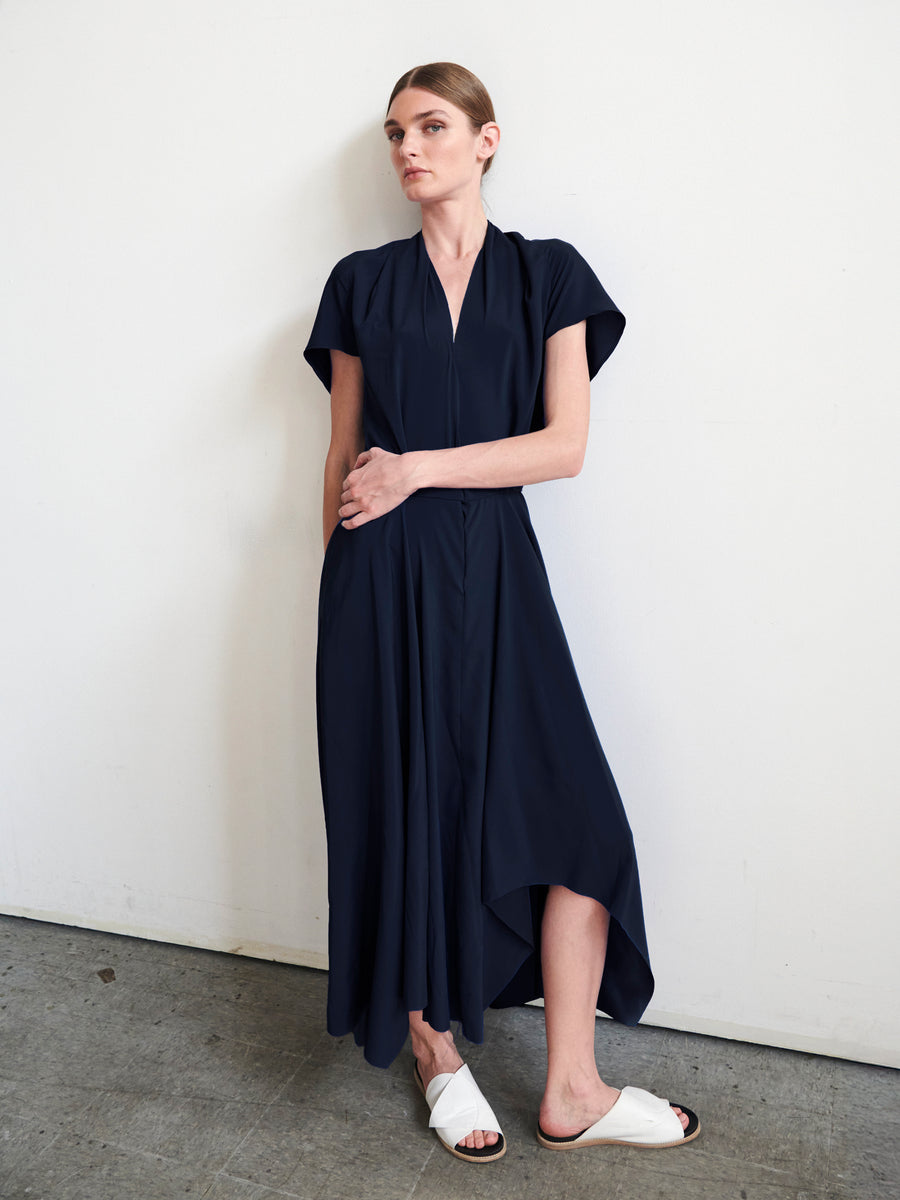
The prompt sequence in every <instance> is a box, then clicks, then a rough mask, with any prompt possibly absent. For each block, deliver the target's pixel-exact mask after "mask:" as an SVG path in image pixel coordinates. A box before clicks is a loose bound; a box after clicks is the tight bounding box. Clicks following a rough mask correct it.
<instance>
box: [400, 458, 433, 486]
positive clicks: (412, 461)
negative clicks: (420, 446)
mask: <svg viewBox="0 0 900 1200" xmlns="http://www.w3.org/2000/svg"><path fill="white" fill-rule="evenodd" d="M433 453H434V451H433V450H407V451H406V453H405V454H404V455H403V457H404V458H405V459H406V460H407V464H408V466H409V482H410V484H411V485H412V491H414V492H416V491H418V490H419V488H424V487H430V486H431V485H430V483H429V481H428V462H429V459H430V458H431V455H432V454H433Z"/></svg>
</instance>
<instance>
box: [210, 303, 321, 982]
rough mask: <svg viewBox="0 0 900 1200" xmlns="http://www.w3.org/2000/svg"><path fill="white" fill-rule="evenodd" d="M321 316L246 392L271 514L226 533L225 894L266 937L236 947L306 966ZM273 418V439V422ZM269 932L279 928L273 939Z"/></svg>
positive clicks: (311, 913) (278, 342)
mask: <svg viewBox="0 0 900 1200" xmlns="http://www.w3.org/2000/svg"><path fill="white" fill-rule="evenodd" d="M311 313H312V308H310V309H309V310H308V311H307V312H306V313H305V314H304V316H303V317H302V319H298V320H297V321H296V322H294V323H292V324H291V325H290V326H289V327H288V328H287V329H285V330H283V331H282V332H281V333H279V334H277V335H275V336H274V337H273V339H272V341H271V343H270V345H269V346H268V348H267V349H266V350H265V351H264V352H263V354H262V355H261V358H260V362H259V366H258V370H257V371H256V374H255V378H254V380H253V382H252V385H251V386H250V388H249V389H248V395H247V398H246V411H245V413H244V425H245V428H246V431H247V437H248V439H250V440H252V439H254V438H255V437H256V436H257V434H258V433H259V431H260V430H262V433H263V435H265V434H266V433H268V434H269V442H268V444H269V445H270V446H271V447H274V448H275V453H274V454H273V455H272V457H273V462H272V468H273V470H277V471H278V473H279V483H278V486H277V488H276V489H273V492H272V494H273V499H272V502H271V511H270V512H269V514H268V516H267V517H266V518H265V519H263V520H261V521H257V522H255V523H251V521H246V522H245V523H244V524H243V525H242V524H241V522H240V521H238V522H233V523H232V528H231V529H230V530H229V538H230V539H231V540H232V542H233V543H234V544H233V546H232V550H233V552H234V554H235V557H236V559H237V560H238V561H239V563H240V576H239V582H238V585H237V590H236V593H235V597H234V605H233V616H232V622H231V636H230V639H229V644H228V647H227V649H226V654H225V656H224V669H225V678H224V680H223V689H222V696H223V712H222V716H221V721H222V732H223V737H224V741H225V746H224V757H225V762H226V770H227V780H228V797H227V804H226V812H225V814H224V820H225V829H224V853H225V855H226V856H227V861H225V862H223V863H222V870H223V877H224V878H223V883H224V885H225V889H224V890H225V891H226V893H227V894H228V895H229V897H230V901H231V904H232V905H233V906H234V909H235V910H241V911H242V912H243V914H244V915H243V916H242V917H239V918H238V919H237V920H236V924H237V926H238V927H239V928H240V929H242V930H248V931H251V932H250V934H248V936H250V937H252V931H253V930H258V931H259V934H258V940H259V942H260V943H262V944H261V945H260V944H243V945H240V946H238V945H235V947H234V950H235V951H236V952H239V953H241V952H243V953H249V954H260V953H263V954H265V956H266V957H278V958H284V959H285V960H287V961H307V962H309V961H312V959H311V958H310V955H309V953H306V954H305V955H304V952H309V951H312V952H314V954H321V953H323V952H324V927H325V866H324V858H325V854H324V831H323V826H322V820H321V799H320V792H319V780H318V758H317V749H316V730H315V675H314V668H315V637H316V607H317V600H318V577H319V572H320V570H321V561H322V545H321V541H322V535H321V475H322V463H323V461H324V455H325V449H326V447H327V443H328V426H329V407H328V397H327V396H326V395H325V393H324V391H323V390H322V388H321V385H320V384H318V383H317V382H316V380H315V379H314V378H313V377H312V376H311V373H310V377H311V382H310V381H307V380H305V379H304V378H303V376H302V374H301V371H302V369H304V367H305V365H304V364H303V360H302V349H303V346H304V345H305V341H306V337H307V334H308V329H309V322H310V320H311ZM314 388H318V390H319V392H320V393H321V395H316V394H315V390H314ZM273 421H274V422H275V423H276V430H275V431H274V434H273V431H271V430H269V429H267V428H266V426H270V425H271V423H272V422H273ZM276 455H280V462H279V459H278V457H276ZM266 457H268V454H267V456H266ZM248 910H249V911H248ZM269 931H280V932H279V934H278V935H277V936H276V938H275V939H274V941H275V944H272V942H273V938H272V935H271V933H270V932H269ZM267 949H268V950H270V953H265V952H266V950H267ZM279 951H281V953H279ZM285 952H286V953H285Z"/></svg>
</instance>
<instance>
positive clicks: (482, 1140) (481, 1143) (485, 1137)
mask: <svg viewBox="0 0 900 1200" xmlns="http://www.w3.org/2000/svg"><path fill="white" fill-rule="evenodd" d="M496 1143H497V1135H496V1133H493V1132H489V1133H486V1132H485V1131H484V1130H483V1129H473V1130H472V1132H471V1133H470V1134H469V1135H468V1136H467V1137H465V1138H463V1139H462V1141H459V1142H457V1143H456V1144H457V1146H459V1148H460V1149H462V1148H463V1147H465V1148H466V1149H467V1150H483V1149H484V1147H485V1146H494V1145H496Z"/></svg>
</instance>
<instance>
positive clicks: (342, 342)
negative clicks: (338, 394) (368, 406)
mask: <svg viewBox="0 0 900 1200" xmlns="http://www.w3.org/2000/svg"><path fill="white" fill-rule="evenodd" d="M350 292H351V281H350V279H349V278H348V273H347V271H346V268H345V263H344V260H342V261H341V262H339V263H338V265H337V266H336V267H335V268H334V270H333V271H332V272H331V274H330V275H329V276H328V280H327V282H326V283H325V288H324V290H323V292H322V299H321V300H320V301H319V311H318V312H317V313H316V319H315V321H314V322H313V327H312V333H310V335H309V341H308V342H307V343H306V349H305V350H304V351H303V357H304V358H305V359H306V361H307V362H308V363H309V365H310V366H311V367H312V369H313V370H314V371H315V373H316V374H317V375H318V377H319V379H321V381H322V383H324V385H325V387H326V388H327V390H328V391H329V392H330V391H331V355H330V353H329V351H330V350H343V352H344V353H345V354H355V355H358V354H359V350H358V348H357V345H356V332H355V330H354V328H353V317H352V312H351V306H350V298H351V297H350Z"/></svg>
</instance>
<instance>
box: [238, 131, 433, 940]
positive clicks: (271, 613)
mask: <svg viewBox="0 0 900 1200" xmlns="http://www.w3.org/2000/svg"><path fill="white" fill-rule="evenodd" d="M311 191H312V192H313V193H315V192H318V193H319V196H318V198H317V200H316V202H315V203H314V204H312V205H311V202H310V195H309V193H310V192H311ZM311 207H312V208H313V211H317V212H321V214H322V228H321V230H320V231H317V230H313V229H310V228H308V227H298V230H297V236H296V239H295V245H296V246H297V247H298V262H299V266H300V271H301V274H302V276H303V280H304V283H303V284H302V292H303V300H304V303H305V308H304V311H303V314H302V316H299V317H298V318H297V320H296V321H295V322H292V323H291V325H290V326H289V327H288V328H286V329H284V330H283V331H282V332H281V333H278V334H276V335H274V336H273V338H272V341H271V343H270V344H269V346H268V347H267V348H265V349H264V350H263V352H262V354H261V356H260V359H259V363H258V366H257V368H256V370H255V371H254V372H252V375H251V380H250V383H249V385H248V386H247V388H246V395H245V397H244V398H243V410H242V411H241V412H240V423H241V427H242V436H246V438H247V441H248V443H254V444H255V442H256V440H257V439H258V438H263V439H268V442H267V444H268V445H270V446H274V447H276V450H275V454H280V456H281V458H280V466H278V467H277V468H276V467H275V462H277V461H278V460H277V458H275V457H274V455H273V470H275V469H277V470H278V472H279V479H280V482H279V484H278V487H277V489H276V490H274V498H273V500H272V502H271V509H270V511H269V513H268V515H267V516H266V517H265V518H264V519H262V520H256V521H254V520H253V519H252V518H249V519H248V518H246V517H245V518H243V519H242V518H241V517H237V518H236V519H235V520H232V521H230V522H229V524H230V526H231V527H230V529H229V532H228V536H229V539H230V540H231V542H232V547H231V549H232V552H233V554H234V556H235V558H236V559H237V561H238V562H239V563H240V580H239V584H238V587H237V591H236V595H235V598H234V607H233V617H232V623H231V636H230V639H229V644H228V647H227V651H226V655H225V679H224V680H223V691H222V695H223V712H222V731H223V737H224V741H225V745H224V755H225V762H226V769H227V779H228V799H227V811H226V814H225V836H224V847H225V850H224V853H225V856H226V858H227V861H225V862H223V863H222V871H223V877H224V878H223V883H224V888H225V891H226V893H227V894H228V896H229V899H230V903H231V905H232V906H233V908H234V910H236V912H238V913H240V914H242V915H240V916H237V917H236V921H235V923H236V925H237V926H238V928H240V929H242V930H251V931H252V930H254V929H259V930H269V929H279V928H280V929H281V930H282V931H283V932H282V938H283V942H282V944H280V945H279V944H275V945H271V944H270V940H269V942H268V943H267V944H260V943H259V942H256V943H252V942H247V941H246V940H245V941H244V943H242V944H241V945H240V946H238V945H235V947H234V950H235V951H236V952H239V953H250V954H266V956H268V957H280V958H283V959H284V960H286V961H301V962H316V960H317V957H318V956H321V955H322V954H323V953H324V950H325V929H326V912H327V904H326V891H325V887H326V880H325V837H324V825H323V822H322V815H321V791H320V787H319V776H318V750H317V741H316V713H315V649H316V623H317V606H318V588H319V577H320V574H321V567H322V554H323V547H322V470H323V466H324V461H325V453H326V450H327V448H328V440H329V436H330V406H329V401H328V396H327V395H326V393H325V391H324V389H323V388H322V385H321V384H320V383H319V381H318V380H317V379H316V377H315V376H314V375H313V373H312V371H311V370H310V369H309V368H308V367H307V365H306V363H305V361H304V360H303V347H304V346H305V344H306V341H307V338H308V336H309V331H310V328H311V326H312V322H313V319H314V316H315V312H316V308H317V306H318V302H319V297H320V295H321V290H322V286H323V285H324V282H325V279H326V278H327V276H328V273H329V272H330V270H331V268H332V267H333V266H334V263H335V262H336V261H337V260H338V259H339V258H341V257H343V256H344V255H345V254H348V253H350V252H351V251H352V250H355V249H364V248H367V247H372V246H377V245H380V244H382V243H384V242H386V241H390V240H393V239H395V238H398V237H407V236H410V235H411V234H412V233H414V232H415V231H416V230H417V229H418V228H419V209H418V206H417V205H413V204H410V203H409V202H408V201H407V200H406V199H405V198H404V196H403V194H402V192H401V191H400V186H399V183H398V181H397V177H396V175H395V174H394V171H393V169H392V168H391V166H390V162H389V160H388V152H387V143H386V139H385V137H384V133H383V131H382V128H381V121H380V120H378V121H373V122H371V123H369V124H368V125H367V126H366V128H365V130H364V131H363V132H361V133H360V134H359V135H358V136H357V137H356V138H354V139H353V140H351V141H350V143H349V144H348V145H346V146H345V147H344V148H343V149H342V150H340V151H339V152H338V153H337V154H336V155H335V156H334V158H333V159H332V160H331V161H330V162H326V163H324V164H323V165H322V166H321V167H320V168H319V169H318V170H317V171H316V172H315V173H314V175H313V176H312V177H308V178H307V180H306V181H305V195H304V197H303V204H302V205H301V204H300V203H299V201H298V204H297V212H298V214H299V213H300V212H301V211H307V212H308V211H309V210H310V208H311ZM299 221H300V217H299V215H298V223H299ZM322 247H328V249H327V250H323V249H322ZM307 293H308V294H307ZM237 407H238V408H239V410H240V408H241V402H240V400H238V401H237ZM273 422H274V423H275V427H276V428H275V431H274V432H273V430H272V423H273ZM236 507H240V506H236ZM261 940H262V941H263V942H264V943H265V942H266V939H265V938H263V937H262V935H261ZM267 951H268V953H267Z"/></svg>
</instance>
